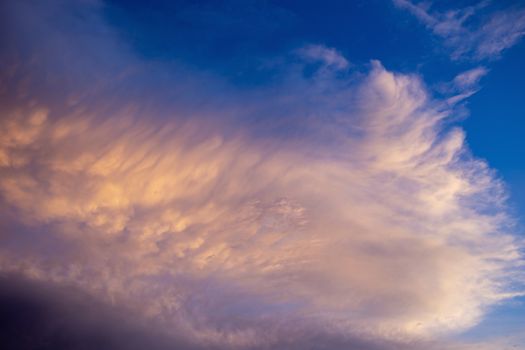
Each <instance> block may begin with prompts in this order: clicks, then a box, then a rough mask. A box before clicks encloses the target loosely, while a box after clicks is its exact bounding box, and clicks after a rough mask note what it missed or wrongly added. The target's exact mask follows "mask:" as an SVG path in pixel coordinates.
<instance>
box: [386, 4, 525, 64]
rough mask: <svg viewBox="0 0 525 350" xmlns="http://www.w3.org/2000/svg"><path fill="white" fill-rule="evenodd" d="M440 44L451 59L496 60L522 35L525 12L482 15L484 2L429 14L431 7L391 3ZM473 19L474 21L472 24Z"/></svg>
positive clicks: (502, 10)
mask: <svg viewBox="0 0 525 350" xmlns="http://www.w3.org/2000/svg"><path fill="white" fill-rule="evenodd" d="M394 4H395V5H397V6H398V7H400V8H403V9H406V10H407V11H409V12H410V13H412V14H413V15H414V16H416V17H417V18H418V19H419V20H420V21H421V22H422V23H423V24H425V26H426V27H427V28H429V29H431V30H432V32H433V33H434V34H436V35H437V36H439V37H441V38H442V39H443V40H444V43H445V45H446V46H447V47H448V48H449V49H450V50H451V57H452V59H461V58H469V59H473V60H484V59H497V58H499V57H500V55H501V53H502V52H503V51H504V50H506V49H508V48H510V47H512V46H514V45H515V44H517V43H518V41H519V40H520V39H521V37H522V36H523V35H524V34H525V9H524V8H519V7H516V8H514V7H510V8H506V9H500V10H495V11H490V12H488V13H486V11H485V12H483V11H484V10H486V9H487V8H489V4H490V3H489V2H488V1H482V2H479V3H478V4H476V5H473V6H468V7H464V8H460V9H453V10H447V11H442V12H440V11H438V10H433V5H432V3H428V2H419V3H417V4H415V3H413V2H412V1H409V0H394ZM474 19H475V20H474Z"/></svg>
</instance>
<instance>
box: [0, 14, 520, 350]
mask: <svg viewBox="0 0 525 350" xmlns="http://www.w3.org/2000/svg"><path fill="white" fill-rule="evenodd" d="M71 6H73V5H71ZM75 6H79V5H75ZM58 8H59V9H61V10H60V11H65V12H62V13H61V14H62V16H61V17H59V18H68V16H71V12H68V11H69V10H68V9H67V8H64V7H60V6H59V7H58ZM82 8H84V7H82V6H80V9H82ZM53 9H54V10H56V8H53ZM77 10H78V9H77ZM19 11H20V10H19ZM24 13H25V12H22V14H24ZM73 13H78V12H73ZM95 14H96V12H95ZM18 15H20V13H18ZM44 17H45V16H44ZM19 18H20V25H27V26H29V27H28V28H29V29H30V28H31V26H32V25H39V26H40V25H42V26H43V27H42V28H43V29H45V30H46V31H48V32H49V31H51V30H50V28H51V29H53V28H54V27H53V25H54V24H52V22H50V21H48V22H46V21H45V20H42V19H41V21H44V22H37V23H36V24H35V23H34V22H31V21H29V22H24V21H23V18H24V16H20V17H19ZM51 18H54V17H51ZM93 20H95V21H98V20H100V18H99V17H98V16H95V18H94V19H93ZM97 23H98V22H97ZM48 27H50V28H48ZM103 28H104V30H107V31H109V33H111V30H110V29H111V28H110V27H108V28H106V27H103ZM41 33H42V34H44V33H45V31H43V32H41ZM52 33H53V35H50V36H49V37H50V40H55V39H61V40H64V41H65V42H68V43H71V44H68V47H69V48H70V50H71V54H72V55H74V53H75V52H80V53H83V52H86V51H84V50H76V49H75V48H76V45H78V46H79V47H83V48H88V47H90V45H94V44H93V42H92V39H93V38H92V37H91V36H89V35H87V36H86V37H83V36H75V37H74V38H75V39H76V40H74V41H72V40H71V38H72V37H71V36H70V35H71V34H70V32H68V31H52ZM55 36H57V37H56V38H55ZM104 38H106V36H103V37H102V38H98V39H97V40H95V41H96V42H97V44H96V47H106V48H107V49H108V50H109V51H108V52H107V53H106V55H107V56H106V57H118V58H119V59H118V60H119V61H121V62H122V64H123V65H124V66H127V67H132V68H133V70H132V71H133V74H131V73H128V75H126V74H124V73H127V72H128V71H126V70H124V73H123V72H122V70H117V71H115V72H113V70H112V67H113V66H112V65H111V62H112V60H109V63H108V62H106V63H104V64H103V65H102V66H100V65H99V63H100V62H98V61H97V62H93V61H91V60H86V61H85V62H84V64H85V65H86V67H85V68H87V69H88V71H91V70H90V69H91V68H93V67H97V68H96V69H93V72H94V73H93V74H94V75H93V76H92V77H91V78H92V79H85V77H84V76H82V75H81V76H78V75H76V74H75V72H77V68H76V67H77V66H76V64H77V63H78V61H76V60H73V62H69V60H66V62H65V64H59V65H57V66H56V69H55V70H54V72H55V74H54V75H53V76H51V77H49V76H48V75H46V74H44V73H43V72H48V71H47V70H46V67H47V66H48V64H51V65H52V66H53V67H55V65H54V62H53V60H52V58H53V57H55V56H56V55H57V53H56V52H55V51H50V52H47V51H45V52H42V53H41V55H42V56H41V57H40V60H39V61H38V62H39V63H38V64H37V65H36V66H35V65H34V59H33V56H32V55H29V56H25V55H24V54H21V55H20V56H18V57H17V56H16V55H15V56H9V57H16V59H15V62H16V64H12V65H10V67H12V70H11V71H9V72H7V73H4V75H2V83H3V84H2V85H3V86H9V87H16V89H6V90H4V91H3V95H2V97H1V99H0V100H1V101H2V106H1V113H2V114H1V120H0V135H1V136H0V198H1V202H0V203H1V204H0V207H1V208H2V209H4V210H2V213H3V214H2V215H3V218H4V219H5V220H3V222H4V224H3V227H2V235H1V238H0V239H1V240H2V245H1V248H0V269H1V270H2V271H3V272H6V273H7V272H9V273H13V274H16V275H21V276H25V277H26V278H29V279H31V280H36V281H40V282H39V283H47V284H51V285H69V286H73V287H74V288H76V289H80V290H82V291H83V292H84V293H86V294H88V295H90V296H92V297H93V298H95V299H96V300H98V301H99V302H101V303H103V304H105V305H106V304H109V305H116V306H118V307H122V308H125V309H126V310H130V312H133V314H134V315H137V316H136V317H137V318H138V319H141V320H143V321H144V322H146V323H149V324H151V325H153V326H154V327H155V328H157V329H158V330H160V331H162V332H164V333H165V334H168V335H169V334H172V333H173V332H175V333H176V334H184V335H185V337H187V339H189V340H191V344H192V346H205V347H206V346H216V347H218V348H272V347H273V348H275V347H281V348H292V349H293V348H294V347H297V348H304V344H309V345H308V346H311V347H312V348H316V346H317V347H318V348H323V346H332V345H333V348H337V347H340V348H347V347H348V346H349V345H351V346H354V347H357V346H359V347H360V348H364V349H390V348H392V349H394V348H399V347H402V348H407V349H410V348H411V347H412V348H414V349H418V348H420V349H422V348H425V349H429V348H430V349H431V348H432V346H434V345H433V344H436V345H435V347H436V348H439V349H442V348H444V347H446V346H449V344H448V343H447V342H446V341H444V340H442V337H444V336H446V335H449V334H451V333H454V332H458V331H461V330H464V329H467V328H469V327H472V326H473V325H475V324H476V323H477V322H479V321H480V320H481V319H482V317H483V315H484V312H485V311H486V310H487V308H488V307H490V306H491V305H494V304H495V303H498V302H501V301H503V300H505V299H506V298H509V297H512V296H513V295H515V292H514V287H515V286H514V285H513V284H512V282H513V281H518V279H517V276H515V274H516V266H518V265H519V264H520V262H521V256H520V254H519V249H520V247H521V245H520V242H518V241H517V240H516V239H515V238H514V237H513V236H512V235H510V234H509V233H508V231H509V230H510V228H511V225H512V220H511V218H509V217H508V215H507V213H506V210H505V207H504V200H505V194H504V191H503V189H502V184H501V183H500V182H499V180H498V179H497V178H496V177H495V176H494V174H493V172H492V170H491V169H489V168H488V166H487V164H485V163H484V162H483V161H481V160H478V159H476V158H474V157H472V156H471V155H470V154H469V151H468V149H467V148H466V147H465V145H464V133H463V132H462V131H461V130H460V129H459V128H457V127H451V126H450V125H447V118H448V117H449V115H450V113H451V111H450V110H449V109H448V107H447V104H446V101H437V100H434V99H432V98H431V97H430V96H429V94H428V92H427V90H426V88H425V86H424V84H423V82H422V81H421V79H420V78H419V77H417V76H414V75H406V74H398V73H394V72H391V71H388V70H387V69H386V68H385V67H383V66H382V65H381V63H380V62H378V61H373V62H372V63H371V64H370V67H369V69H368V73H367V74H365V75H359V74H357V73H356V74H355V75H352V76H344V77H340V76H337V74H333V75H330V74H328V73H327V74H323V77H322V79H319V77H318V76H316V75H312V76H306V75H304V74H302V70H301V69H297V68H298V67H299V68H301V67H304V63H301V62H299V63H295V65H296V66H293V65H291V66H290V67H288V68H289V69H288V70H287V71H286V72H285V73H283V74H284V75H285V77H283V79H282V81H280V84H279V85H278V86H275V85H272V86H269V87H260V88H259V90H257V91H255V92H252V91H250V92H245V91H240V90H235V88H234V87H228V88H227V89H222V88H221V89H217V86H219V85H218V83H217V82H216V80H217V79H218V78H217V77H208V78H206V77H203V76H201V75H198V74H197V73H194V72H193V70H192V69H191V68H188V69H187V70H186V71H185V75H186V76H194V74H195V77H196V79H195V80H194V81H196V82H197V87H198V88H199V87H202V89H201V90H199V89H194V87H193V86H191V85H190V84H188V85H186V81H190V80H191V79H188V80H186V79H181V80H174V81H171V82H170V83H169V84H167V86H168V87H170V89H165V86H164V85H162V86H160V87H155V86H154V84H152V85H149V83H148V82H149V81H151V79H153V78H155V77H157V76H156V75H155V74H154V72H155V70H151V69H150V68H149V64H147V63H148V62H146V63H143V62H141V61H140V60H138V59H137V58H135V56H134V55H133V54H132V53H131V52H128V51H126V50H125V49H121V48H122V47H123V45H122V43H121V42H120V41H119V40H118V37H116V36H112V35H109V39H104ZM98 40H102V41H103V42H102V43H98ZM25 43H26V44H27V45H29V46H31V45H32V43H31V42H30V41H26V42H25ZM71 45H72V46H71ZM124 47H125V46H124ZM9 49H12V48H9ZM6 50H7V49H6ZM13 50H15V49H13ZM16 50H18V49H16ZM16 50H15V51H16ZM326 50H327V49H325V48H323V47H321V48H319V49H318V53H320V54H321V55H320V56H319V57H320V58H322V59H323V60H324V62H325V64H336V65H337V64H340V63H334V62H346V60H345V61H341V57H342V56H339V54H337V55H336V52H335V51H330V50H328V51H326ZM29 51H30V52H31V53H32V54H34V53H33V52H32V51H31V50H29ZM314 51H315V50H314ZM18 52H19V51H18ZM309 52H310V51H309ZM327 52H328V53H327ZM316 57H317V56H316ZM326 57H328V58H330V57H331V58H330V60H332V61H330V60H329V59H328V58H326ZM337 57H340V58H339V59H336V58H337ZM316 59H317V58H316ZM342 59H344V58H342ZM327 60H328V61H327ZM41 62H50V63H46V64H42V65H41ZM163 68H164V67H163ZM176 69H179V68H176ZM317 69H323V67H319V68H317ZM97 72H98V73H97ZM112 72H113V73H112ZM152 72H153V75H150V74H151V73H152ZM480 76H481V75H480V74H479V73H478V74H477V77H476V74H473V73H472V76H471V77H469V76H468V74H467V75H465V76H464V77H463V78H461V79H458V81H460V82H464V83H465V84H467V83H469V84H470V83H472V84H474V83H475V81H476V80H477V78H479V77H480ZM64 81H66V82H70V84H69V85H67V88H66V87H64V86H63V82H64ZM145 82H146V85H144V84H145ZM181 84H182V85H181ZM199 84H202V85H199ZM458 84H460V83H458ZM467 85H468V84H467ZM141 86H142V87H143V88H142V89H139V92H140V93H138V94H131V95H130V93H129V92H127V91H128V90H129V89H134V88H137V87H141ZM144 86H146V87H151V89H145V88H144ZM188 89H189V90H190V91H192V94H193V93H195V92H200V93H201V94H200V95H197V97H196V96H193V97H192V98H193V100H192V102H188V101H183V102H184V103H183V102H180V99H182V100H184V98H180V97H179V98H180V99H177V100H176V101H175V102H173V100H172V95H171V93H172V91H187V90H188ZM214 89H217V90H216V91H215V93H216V94H217V95H220V96H224V95H231V96H229V97H228V98H225V99H222V98H221V99H219V100H220V103H219V102H217V101H216V100H213V99H212V100H211V101H210V99H209V98H208V97H209V95H210V94H213V92H214V91H213V90H214ZM124 90H125V91H126V92H125V93H123V92H122V91H124ZM181 94H182V96H188V95H191V94H187V93H182V92H181ZM178 96H180V95H178ZM195 100H197V101H199V102H201V103H200V104H194V103H193V101H195ZM205 102H206V103H207V104H206V103H205ZM200 105H203V107H200ZM210 105H211V107H210ZM188 106H191V108H190V107H188ZM260 115H264V116H265V118H264V121H262V122H261V120H260V118H259V116H260ZM276 129H278V130H276ZM59 294H60V293H59ZM311 344H319V345H311ZM301 345H302V346H301Z"/></svg>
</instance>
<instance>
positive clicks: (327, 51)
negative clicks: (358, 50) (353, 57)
mask: <svg viewBox="0 0 525 350" xmlns="http://www.w3.org/2000/svg"><path fill="white" fill-rule="evenodd" d="M297 52H298V54H299V55H300V56H301V57H302V58H304V59H305V60H306V61H310V62H320V63H322V64H323V65H325V66H326V67H329V68H333V69H336V70H344V69H346V68H348V66H349V62H348V61H347V60H346V58H345V57H344V56H343V55H341V54H340V53H339V52H338V51H337V50H336V49H334V48H330V47H326V46H324V45H307V46H305V47H302V48H301V49H299V50H298V51H297Z"/></svg>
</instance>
